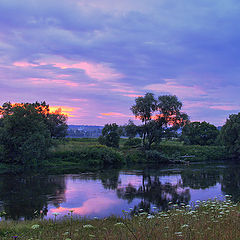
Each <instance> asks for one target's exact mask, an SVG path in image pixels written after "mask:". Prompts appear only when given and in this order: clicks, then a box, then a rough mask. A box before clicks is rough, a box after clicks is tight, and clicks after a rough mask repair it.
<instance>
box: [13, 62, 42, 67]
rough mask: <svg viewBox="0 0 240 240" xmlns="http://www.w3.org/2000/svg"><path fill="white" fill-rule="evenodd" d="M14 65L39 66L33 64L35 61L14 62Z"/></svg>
mask: <svg viewBox="0 0 240 240" xmlns="http://www.w3.org/2000/svg"><path fill="white" fill-rule="evenodd" d="M13 65H14V66H16V67H36V66H38V64H33V63H29V62H14V63H13Z"/></svg>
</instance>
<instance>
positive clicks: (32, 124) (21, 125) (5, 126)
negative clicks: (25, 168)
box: [0, 102, 66, 165]
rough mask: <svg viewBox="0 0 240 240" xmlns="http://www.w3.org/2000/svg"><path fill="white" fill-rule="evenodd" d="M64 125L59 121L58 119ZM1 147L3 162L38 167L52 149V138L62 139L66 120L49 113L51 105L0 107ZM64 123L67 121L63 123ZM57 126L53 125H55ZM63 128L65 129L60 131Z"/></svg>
mask: <svg viewBox="0 0 240 240" xmlns="http://www.w3.org/2000/svg"><path fill="white" fill-rule="evenodd" d="M57 114H58V115H59V118H61V121H57V120H56V117H55V115H57ZM0 115H1V124H0V125H1V126H0V144H1V145H2V147H3V152H4V158H3V161H5V162H9V163H17V164H23V165H32V164H38V163H39V162H40V161H41V160H43V159H44V158H45V157H46V155H47V152H48V149H49V147H50V146H51V137H58V136H61V137H62V136H63V134H60V133H59V132H63V131H62V130H61V131H59V130H58V128H60V129H65V125H66V117H65V118H64V117H61V116H62V114H61V113H60V112H59V113H54V114H53V115H52V114H51V113H50V110H49V105H47V104H46V103H45V102H42V103H38V102H36V103H20V104H11V103H10V102H7V103H4V104H3V106H2V107H0ZM64 119H65V120H64ZM53 123H54V124H53ZM61 125H63V127H61Z"/></svg>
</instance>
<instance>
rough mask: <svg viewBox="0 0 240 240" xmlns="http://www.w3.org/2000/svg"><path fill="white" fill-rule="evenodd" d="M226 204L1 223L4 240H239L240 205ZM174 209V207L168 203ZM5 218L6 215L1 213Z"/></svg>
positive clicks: (202, 203)
mask: <svg viewBox="0 0 240 240" xmlns="http://www.w3.org/2000/svg"><path fill="white" fill-rule="evenodd" d="M226 197H227V200H225V201H222V202H220V201H218V200H216V199H214V200H208V201H197V202H196V203H195V205H193V206H190V205H184V204H179V205H172V206H171V209H170V210H168V211H166V212H159V211H158V210H157V209H153V211H152V212H151V213H146V212H143V210H142V211H141V209H140V212H138V213H135V214H133V215H131V216H130V212H131V210H132V209H129V212H128V211H124V214H125V217H121V218H120V217H116V216H112V217H109V218H104V219H97V218H93V219H87V218H80V217H75V216H74V212H69V213H68V215H67V216H65V217H63V218H61V219H60V218H58V215H57V213H53V214H54V215H55V218H54V219H49V220H46V219H41V218H39V219H36V220H32V221H18V222H17V221H4V220H2V221H1V222H0V238H1V240H9V239H18V240H29V239H31V240H37V239H38V240H55V239H57V240H79V239H84V240H87V239H106V240H110V239H114V240H115V239H119V240H120V239H122V240H125V239H129V240H130V239H131V240H145V239H148V240H152V239H162V240H169V239H171V240H180V239H181V240H183V239H184V240H193V239H196V240H216V239H217V240H227V239H229V240H239V239H240V221H239V220H240V204H239V203H238V204H235V203H233V202H232V201H231V200H230V199H229V197H230V196H226ZM169 204H170V205H171V204H172V203H171V202H169ZM2 216H4V213H2Z"/></svg>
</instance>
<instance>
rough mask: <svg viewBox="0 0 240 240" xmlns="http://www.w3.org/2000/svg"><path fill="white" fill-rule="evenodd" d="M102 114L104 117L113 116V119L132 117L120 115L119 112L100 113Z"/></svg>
mask: <svg viewBox="0 0 240 240" xmlns="http://www.w3.org/2000/svg"><path fill="white" fill-rule="evenodd" d="M100 114H101V115H102V116H111V117H132V116H129V115H126V114H124V113H118V112H108V113H100Z"/></svg>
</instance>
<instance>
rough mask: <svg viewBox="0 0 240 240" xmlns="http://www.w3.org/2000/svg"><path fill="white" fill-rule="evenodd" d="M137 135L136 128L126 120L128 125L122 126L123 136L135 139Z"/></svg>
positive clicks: (130, 121)
mask: <svg viewBox="0 0 240 240" xmlns="http://www.w3.org/2000/svg"><path fill="white" fill-rule="evenodd" d="M137 133H138V126H136V125H135V124H134V123H133V121H132V120H128V124H126V125H124V126H123V135H124V136H126V137H128V138H130V139H131V138H134V137H136V135H137Z"/></svg>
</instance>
